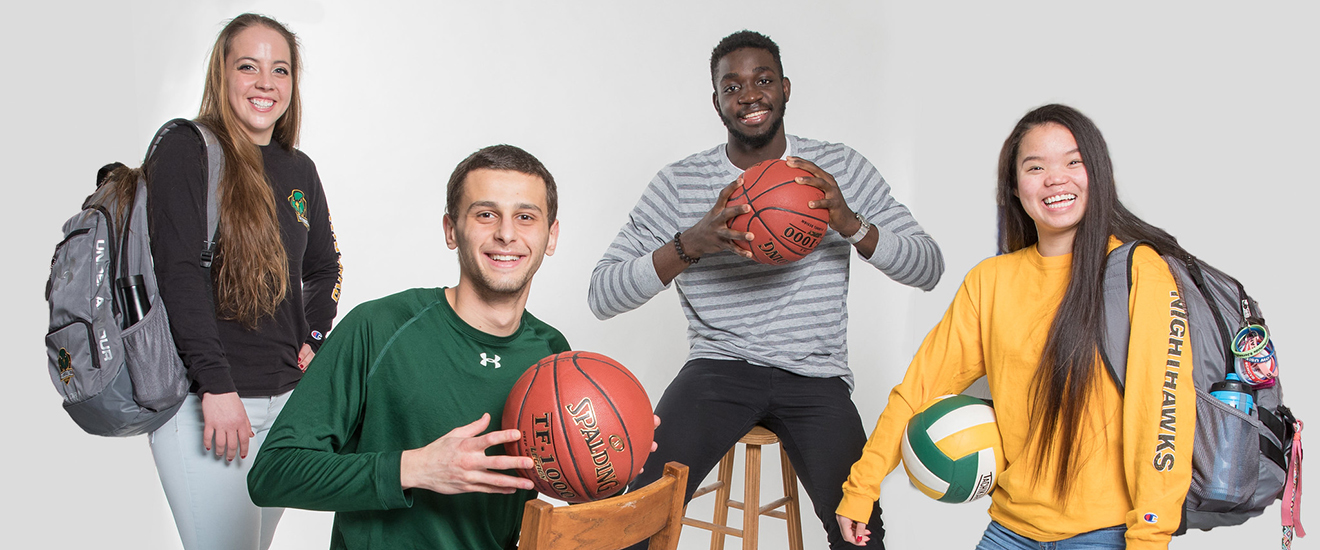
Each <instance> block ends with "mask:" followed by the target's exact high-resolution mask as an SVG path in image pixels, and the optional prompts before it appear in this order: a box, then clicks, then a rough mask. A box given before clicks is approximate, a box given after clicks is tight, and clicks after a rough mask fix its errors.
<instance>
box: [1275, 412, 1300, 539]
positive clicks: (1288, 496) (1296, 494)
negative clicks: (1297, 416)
mask: <svg viewBox="0 0 1320 550" xmlns="http://www.w3.org/2000/svg"><path fill="white" fill-rule="evenodd" d="M1294 428H1295V429H1294V430H1293V440H1292V460H1290V461H1289V462H1288V477H1287V479H1286V481H1284V483H1283V506H1281V507H1280V511H1281V512H1282V515H1283V550H1288V549H1290V548H1292V539H1293V532H1294V531H1296V532H1297V536H1299V537H1305V536H1306V529H1303V528H1302V421H1301V420H1298V421H1297V423H1296V424H1295V425H1294Z"/></svg>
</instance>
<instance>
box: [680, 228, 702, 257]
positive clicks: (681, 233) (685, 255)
mask: <svg viewBox="0 0 1320 550" xmlns="http://www.w3.org/2000/svg"><path fill="white" fill-rule="evenodd" d="M682 237H683V232H682V231H679V232H678V233H674V250H677V251H678V259H680V260H683V261H685V262H687V263H688V265H692V264H695V263H697V260H700V259H701V258H693V257H691V256H688V255H687V254H684V253H683V240H682Z"/></svg>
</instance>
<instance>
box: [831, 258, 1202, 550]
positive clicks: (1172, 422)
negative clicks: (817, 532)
mask: <svg viewBox="0 0 1320 550" xmlns="http://www.w3.org/2000/svg"><path fill="white" fill-rule="evenodd" d="M1109 244H1110V249H1111V250H1112V249H1113V248H1115V247H1117V246H1118V245H1119V242H1118V240H1117V239H1114V238H1112V237H1111V238H1110V243H1109ZM1071 263H1072V257H1071V255H1063V256H1053V257H1048V258H1047V257H1043V256H1041V255H1040V253H1039V252H1038V251H1037V250H1036V247H1035V246H1032V247H1029V248H1026V249H1023V250H1019V251H1017V252H1014V253H1012V254H1005V255H1002V256H996V257H993V258H990V259H987V260H985V261H983V262H981V263H980V264H979V265H977V266H976V267H975V268H973V269H972V271H971V272H970V273H968V274H967V277H966V278H965V279H964V280H963V284H962V287H961V288H959V289H958V293H957V295H956V296H955V297H954V299H953V303H952V304H950V305H949V309H948V311H947V312H946V313H945V315H944V319H943V320H941V321H940V323H939V324H938V325H936V326H935V328H934V329H932V330H931V331H930V334H928V335H926V339H925V340H924V341H923V342H922V344H921V348H920V349H919V350H918V351H917V354H916V356H915V357H913V359H912V364H911V365H910V366H909V367H908V371H907V375H906V376H905V377H904V378H903V382H902V383H901V384H899V385H898V386H897V387H895V388H894V390H893V391H892V392H891V393H890V395H889V403H888V405H887V406H886V407H885V410H884V412H883V413H882V414H881V415H880V420H879V421H877V422H876V427H875V431H874V432H873V433H872V434H871V438H870V440H869V441H868V442H867V444H866V449H865V450H864V452H863V453H862V458H861V459H860V460H858V461H857V463H856V464H854V465H853V467H852V473H851V475H849V477H848V481H847V482H846V483H845V484H844V486H843V491H844V496H843V500H842V502H840V503H839V507H838V510H837V512H838V514H839V515H842V516H844V517H848V518H851V519H853V520H854V521H862V522H865V521H867V520H868V517H869V514H870V511H871V503H872V502H874V501H875V500H877V499H878V498H879V496H880V481H881V480H882V479H884V477H885V476H886V475H888V474H889V472H891V471H893V469H894V468H895V467H897V466H898V464H899V461H900V460H901V459H902V454H901V452H900V451H899V444H900V440H901V438H902V432H903V430H904V428H905V426H906V424H907V420H908V418H910V417H911V416H912V413H913V411H915V410H916V409H917V408H918V407H920V406H921V405H922V404H924V403H925V402H926V401H928V400H930V399H932V398H934V397H938V396H940V395H945V394H950V393H958V392H960V391H962V390H964V389H966V388H967V387H968V386H969V385H971V383H972V382H973V381H975V380H976V379H978V378H980V377H981V376H986V377H987V381H988V382H989V385H990V394H991V397H992V398H993V399H994V407H995V415H996V417H997V423H998V425H999V432H1000V435H1001V436H1002V437H1003V442H1004V455H1005V458H1006V459H1007V463H1008V466H1007V468H1006V469H1005V470H1004V471H1003V472H1001V473H1000V476H999V479H998V481H997V488H996V489H995V491H994V493H993V494H992V495H991V499H992V501H991V505H990V516H991V517H992V518H993V519H994V520H995V521H998V522H999V523H1000V524H1002V525H1003V526H1004V527H1007V528H1008V529H1010V530H1012V531H1013V532H1015V533H1018V534H1020V535H1023V536H1026V537H1029V538H1032V539H1035V540H1038V541H1042V542H1048V541H1057V540H1061V539H1064V538H1068V537H1071V536H1073V535H1077V534H1080V533H1085V532H1088V531H1093V530H1095V529H1101V528H1105V527H1112V526H1115V525H1127V528H1128V529H1127V544H1128V548H1129V549H1140V548H1167V547H1168V543H1169V537H1170V536H1171V535H1172V534H1173V532H1174V530H1176V529H1177V528H1178V523H1179V521H1180V519H1181V515H1182V505H1183V500H1184V498H1185V497H1186V495H1187V490H1188V487H1189V486H1190V484H1191V476H1192V461H1191V453H1192V436H1193V431H1194V430H1193V426H1194V423H1195V421H1196V394H1195V388H1194V387H1193V385H1192V376H1191V369H1192V356H1191V354H1192V349H1191V344H1190V342H1189V340H1188V335H1187V333H1186V330H1185V329H1186V323H1185V321H1186V317H1187V316H1186V307H1185V306H1184V305H1183V303H1182V301H1181V298H1180V297H1179V295H1178V290H1177V285H1176V284H1175V282H1174V279H1173V276H1172V274H1170V273H1169V269H1168V266H1167V264H1165V263H1164V260H1163V259H1161V258H1160V257H1159V255H1158V254H1156V253H1155V252H1154V251H1153V250H1151V249H1149V248H1147V247H1138V248H1137V251H1136V256H1135V258H1134V260H1133V265H1132V275H1133V277H1132V289H1131V293H1130V299H1129V303H1128V308H1129V312H1130V314H1131V320H1132V328H1131V337H1130V341H1129V344H1128V366H1127V369H1128V371H1127V387H1126V394H1125V395H1120V394H1119V392H1118V389H1117V387H1116V386H1115V385H1114V382H1113V380H1112V379H1111V378H1110V375H1109V374H1108V372H1107V371H1105V369H1104V366H1103V364H1101V363H1100V361H1099V359H1098V355H1097V360H1096V369H1097V372H1096V374H1095V376H1096V377H1097V378H1096V380H1095V384H1094V386H1093V387H1094V392H1093V393H1092V397H1091V401H1090V405H1089V407H1088V408H1087V410H1086V412H1085V413H1084V414H1085V416H1084V417H1083V422H1082V428H1081V430H1082V431H1081V434H1080V435H1081V439H1080V441H1081V444H1080V447H1079V450H1080V455H1079V460H1078V462H1077V463H1076V470H1075V471H1074V472H1073V475H1072V478H1073V481H1072V489H1071V491H1070V493H1069V495H1068V498H1066V499H1059V498H1057V497H1056V496H1055V494H1054V481H1055V476H1054V472H1055V468H1056V461H1057V457H1056V456H1050V457H1048V459H1047V460H1046V461H1045V462H1044V463H1039V462H1037V461H1036V460H1035V459H1034V458H1033V454H1034V453H1033V452H1032V451H1033V449H1032V448H1031V447H1028V446H1027V440H1028V438H1029V437H1031V427H1030V426H1029V423H1028V418H1029V415H1030V405H1029V398H1030V397H1029V396H1030V392H1031V387H1032V384H1031V383H1032V379H1033V378H1034V377H1035V374H1036V366H1037V364H1038V363H1039V362H1040V356H1041V352H1042V350H1043V349H1044V347H1045V340H1046V338H1047V336H1048V334H1049V328H1050V324H1051V323H1052V322H1053V320H1054V312H1055V310H1056V309H1057V308H1058V306H1059V304H1060V302H1062V300H1063V293H1064V290H1065V289H1066V288H1067V285H1068V279H1069V268H1070V267H1071Z"/></svg>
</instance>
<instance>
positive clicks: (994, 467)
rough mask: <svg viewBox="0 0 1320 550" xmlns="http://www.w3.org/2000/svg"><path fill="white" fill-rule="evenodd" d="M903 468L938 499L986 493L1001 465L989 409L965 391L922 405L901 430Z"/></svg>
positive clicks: (956, 499) (952, 499)
mask: <svg viewBox="0 0 1320 550" xmlns="http://www.w3.org/2000/svg"><path fill="white" fill-rule="evenodd" d="M903 469H905V470H907V474H908V479H910V480H912V484H913V485H915V486H916V487H917V489H918V490H920V491H921V492H923V493H925V494H926V496H928V497H930V498H933V499H935V500H938V501H940V502H953V503H962V502H971V501H973V500H976V499H978V498H981V497H983V496H985V495H987V494H989V493H990V492H991V491H992V490H994V488H995V479H997V478H998V477H999V472H1002V471H1003V470H1004V445H1003V442H1002V440H1001V439H1000V437H999V426H998V425H997V424H995V410H994V409H993V408H991V407H990V405H989V404H987V403H986V402H985V401H983V400H981V399H977V398H975V397H971V396H968V395H946V396H943V397H937V398H935V399H932V400H930V401H929V402H927V403H926V404H925V405H922V406H921V408H920V409H917V412H916V413H915V414H913V415H912V419H911V420H908V424H907V429H906V430H904V431H903Z"/></svg>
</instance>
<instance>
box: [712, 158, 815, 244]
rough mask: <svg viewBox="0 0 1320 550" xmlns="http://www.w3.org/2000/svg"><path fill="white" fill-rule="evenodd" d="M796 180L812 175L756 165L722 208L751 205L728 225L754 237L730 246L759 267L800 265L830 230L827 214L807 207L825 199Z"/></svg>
mask: <svg viewBox="0 0 1320 550" xmlns="http://www.w3.org/2000/svg"><path fill="white" fill-rule="evenodd" d="M798 177H804V178H809V177H812V175H811V173H810V172H808V171H806V170H803V169H801V168H791V167H789V166H788V164H787V163H785V162H784V161H783V160H780V159H772V160H767V161H762V162H759V163H757V164H755V165H753V166H752V167H751V168H748V169H747V171H745V172H743V176H742V185H741V186H739V188H738V189H737V190H735V191H734V192H733V195H731V196H730V197H729V201H728V202H727V203H726V205H727V206H738V205H742V204H748V205H751V207H752V209H751V212H748V213H745V214H740V215H738V216H737V217H735V218H733V219H732V220H729V228H730V229H733V230H735V231H745V232H748V233H751V234H752V235H753V238H752V240H751V241H750V242H749V241H741V240H735V241H733V242H734V243H736V244H737V245H738V246H740V247H742V248H744V249H746V250H750V251H751V252H752V257H753V259H755V260H756V261H758V262H760V263H763V264H770V265H779V264H787V263H790V262H795V261H798V260H800V259H802V258H803V257H804V256H806V255H807V254H810V253H811V251H812V250H815V249H816V245H818V244H820V240H821V238H823V237H824V236H825V229H827V228H828V227H829V224H830V216H829V212H828V211H826V210H821V209H816V208H808V207H807V205H808V204H810V203H811V201H815V200H821V199H824V198H825V193H823V192H822V191H821V190H820V189H817V188H815V187H812V186H810V185H803V184H800V183H797V181H796V178H798Z"/></svg>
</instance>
